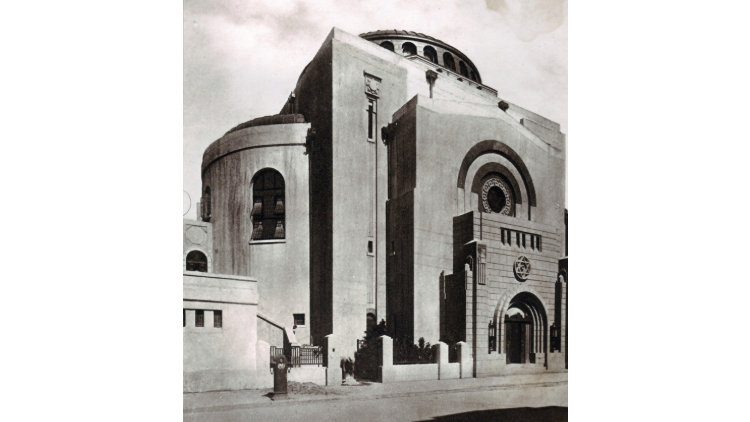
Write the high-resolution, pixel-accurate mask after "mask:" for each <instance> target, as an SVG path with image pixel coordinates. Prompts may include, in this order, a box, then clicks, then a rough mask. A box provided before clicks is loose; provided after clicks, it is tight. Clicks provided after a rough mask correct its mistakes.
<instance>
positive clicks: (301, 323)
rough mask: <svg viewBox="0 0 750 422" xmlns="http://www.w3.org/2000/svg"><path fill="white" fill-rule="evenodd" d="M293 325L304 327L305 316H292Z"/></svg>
mask: <svg viewBox="0 0 750 422" xmlns="http://www.w3.org/2000/svg"><path fill="white" fill-rule="evenodd" d="M294 325H296V326H297V327H304V326H305V314H294Z"/></svg>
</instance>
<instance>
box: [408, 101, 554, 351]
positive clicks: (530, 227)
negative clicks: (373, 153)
mask: <svg viewBox="0 0 750 422" xmlns="http://www.w3.org/2000/svg"><path fill="white" fill-rule="evenodd" d="M394 118H397V124H398V129H397V130H398V133H397V135H396V141H394V142H396V143H400V142H404V141H408V140H409V138H410V136H409V133H410V132H409V131H407V133H406V134H404V133H402V132H401V131H400V130H401V128H404V127H409V125H410V124H412V123H410V122H411V121H414V122H415V124H416V137H415V138H414V141H413V142H415V144H416V148H415V150H416V153H415V155H416V157H417V159H416V183H415V188H414V281H413V283H414V297H415V298H418V300H416V301H415V304H414V309H413V312H414V315H415V316H414V321H415V322H414V338H418V337H424V338H425V340H427V341H430V342H435V341H437V340H439V336H440V323H439V321H440V315H439V309H440V303H441V299H440V282H441V281H440V280H441V278H440V274H441V273H442V272H443V271H445V272H447V273H449V272H451V271H452V270H453V271H456V270H460V269H461V268H462V267H461V266H459V267H458V268H455V267H454V265H455V264H456V263H455V262H454V248H455V246H454V227H453V217H454V216H455V215H460V214H463V213H464V212H466V211H467V210H469V211H471V210H472V209H473V210H476V211H478V204H477V200H476V198H474V200H473V201H471V200H470V201H465V200H464V198H465V191H466V190H469V191H470V186H471V183H472V180H466V182H465V183H466V184H465V185H464V187H465V188H466V189H463V188H461V187H457V179H458V175H459V170H460V168H461V165H462V161H463V159H464V156H465V155H466V154H467V152H468V151H469V150H470V149H471V148H472V147H473V146H474V145H476V144H478V143H480V142H482V141H486V140H496V141H499V142H502V143H503V144H505V145H507V146H508V147H510V148H512V149H513V150H514V151H515V152H516V153H517V154H518V155H519V156H520V157H521V159H522V161H523V164H524V165H525V166H526V168H527V169H528V173H529V175H530V180H531V182H533V186H534V188H535V191H536V203H535V206H531V201H530V198H529V191H528V189H527V186H526V184H525V183H522V190H523V191H524V197H523V198H521V199H522V201H521V202H523V203H524V204H525V206H526V209H525V212H520V213H518V214H517V217H515V218H512V217H506V218H507V219H509V220H510V223H509V224H514V225H518V226H519V227H524V228H525V229H526V231H525V233H529V234H530V233H535V234H539V233H542V232H545V239H544V240H543V246H546V247H547V249H546V250H545V252H546V253H547V254H548V255H549V256H542V254H541V253H540V254H539V256H540V262H539V264H538V267H537V269H539V270H540V271H544V272H545V273H544V276H547V275H548V274H547V271H548V269H547V267H548V266H549V265H551V264H552V263H553V262H554V263H555V265H556V259H557V258H559V254H560V247H559V234H560V233H562V231H563V228H564V222H563V209H562V207H561V206H560V204H562V203H563V200H564V196H563V195H564V181H563V180H564V178H563V176H564V157H563V156H561V155H560V154H559V152H558V151H556V150H555V149H554V148H552V146H551V145H549V143H547V142H545V141H544V140H542V139H540V138H538V137H537V136H536V135H534V134H533V133H532V132H530V131H528V129H526V128H524V127H523V125H521V124H520V123H519V122H518V121H516V120H515V119H514V118H513V117H512V116H508V115H507V114H505V113H503V112H502V111H501V110H500V109H498V108H497V107H493V108H488V107H485V106H481V105H476V104H469V105H464V104H456V103H453V102H447V101H442V100H436V99H429V98H425V97H422V96H417V97H415V98H413V99H412V100H410V101H409V103H407V104H406V105H405V106H404V107H402V109H401V110H399V111H398V112H397V113H396V114H394ZM480 157H482V158H484V159H486V160H492V159H495V158H497V159H498V161H500V160H501V159H503V157H501V156H499V155H497V154H487V155H483V156H480ZM506 160H507V159H506ZM477 166H478V165H475V164H472V165H471V166H470V168H469V172H470V173H471V172H472V171H473V172H474V173H476V170H475V167H477ZM506 166H511V167H512V166H513V165H512V164H510V163H507V164H506ZM514 171H516V172H517V171H518V170H514ZM515 177H517V178H519V179H520V175H516V176H515ZM473 195H474V197H476V194H473ZM469 198H471V196H469ZM484 215H491V214H484ZM529 218H530V220H529ZM488 224H489V226H488V227H487V233H488V236H489V237H490V238H491V237H492V236H493V235H494V233H493V232H492V231H493V230H495V229H497V230H498V233H499V227H491V226H492V224H496V223H495V222H493V221H490V222H489V223H488ZM558 232H559V233H558ZM474 235H475V236H478V235H480V233H475V234H474ZM476 238H477V239H479V238H480V237H476ZM489 240H493V239H489ZM545 241H546V243H544V242H545ZM527 244H529V243H528V242H527ZM489 246H490V250H489V252H488V253H489V254H490V255H491V254H493V253H495V254H500V251H501V249H500V247H498V246H497V245H494V244H492V245H489ZM530 253H531V254H532V255H533V254H536V252H533V251H532V252H530ZM501 255H502V254H500V255H498V256H499V258H497V259H498V262H492V261H490V262H489V263H488V264H487V272H488V277H489V278H490V279H491V278H492V277H496V276H498V275H500V273H499V271H501V265H505V266H507V265H510V264H512V262H511V263H508V261H509V260H510V257H509V255H508V256H503V257H501V258H500V256H501ZM459 258H460V260H459V261H460V262H461V265H462V261H463V259H464V258H465V256H462V257H459ZM515 258H516V257H513V260H515ZM456 259H458V258H456ZM493 259H494V258H493ZM502 268H506V270H507V267H502ZM506 274H507V271H506ZM550 274H553V278H552V280H551V281H552V283H554V281H555V280H554V271H553V272H552V273H550ZM537 276H539V274H538V275H535V276H533V277H537ZM533 277H532V280H531V283H533V282H535V281H537V280H534V279H533ZM450 279H453V280H455V279H456V278H455V277H453V278H450ZM531 283H530V284H531ZM546 289H547V287H546V286H545V287H544V288H541V290H543V291H544V294H547V290H546ZM552 293H553V294H554V290H552ZM472 294H473V293H472V292H471V291H467V292H466V295H467V299H466V304H467V306H470V302H471V301H472V300H474V299H473V298H471V299H469V297H470V296H471V295H472ZM481 294H485V293H483V292H478V293H477V295H481ZM493 299H494V300H496V299H497V298H494V297H493ZM490 300H492V299H490ZM551 301H552V302H554V297H553V298H552V299H551ZM466 312H467V314H468V313H469V312H470V309H467V310H466ZM482 318H484V316H482ZM475 329H476V336H477V338H478V339H479V338H485V337H486V335H487V327H486V326H484V325H478V326H477V327H475ZM467 333H471V331H467ZM469 336H471V334H469ZM446 340H448V339H446ZM469 340H470V339H469V338H466V341H467V342H469ZM485 341H486V340H485Z"/></svg>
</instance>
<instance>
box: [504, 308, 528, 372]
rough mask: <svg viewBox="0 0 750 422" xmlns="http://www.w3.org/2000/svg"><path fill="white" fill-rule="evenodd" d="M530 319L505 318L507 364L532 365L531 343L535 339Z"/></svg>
mask: <svg viewBox="0 0 750 422" xmlns="http://www.w3.org/2000/svg"><path fill="white" fill-rule="evenodd" d="M532 330H533V328H532V324H531V321H530V319H529V320H526V319H525V318H514V317H505V353H506V363H531V362H530V361H529V352H530V350H529V343H530V339H531V338H533V337H532V336H533V333H532Z"/></svg>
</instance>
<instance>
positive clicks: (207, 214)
mask: <svg viewBox="0 0 750 422" xmlns="http://www.w3.org/2000/svg"><path fill="white" fill-rule="evenodd" d="M201 219H202V220H203V221H211V188H209V187H208V186H206V190H205V191H204V192H203V201H201Z"/></svg>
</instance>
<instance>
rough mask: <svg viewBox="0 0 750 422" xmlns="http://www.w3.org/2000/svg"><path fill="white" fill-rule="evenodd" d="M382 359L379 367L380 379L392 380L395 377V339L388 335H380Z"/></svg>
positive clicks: (380, 380)
mask: <svg viewBox="0 0 750 422" xmlns="http://www.w3.org/2000/svg"><path fill="white" fill-rule="evenodd" d="M380 345H381V347H382V349H381V356H382V357H383V359H382V360H381V362H382V363H381V365H380V368H378V381H379V382H381V383H384V382H392V381H393V380H392V378H393V339H392V338H390V337H388V336H380Z"/></svg>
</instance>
